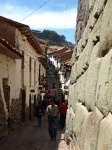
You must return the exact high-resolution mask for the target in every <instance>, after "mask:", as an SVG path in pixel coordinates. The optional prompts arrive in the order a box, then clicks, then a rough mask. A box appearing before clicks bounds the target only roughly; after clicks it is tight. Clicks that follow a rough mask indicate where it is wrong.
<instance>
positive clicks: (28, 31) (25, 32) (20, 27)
mask: <svg viewBox="0 0 112 150" xmlns="http://www.w3.org/2000/svg"><path fill="white" fill-rule="evenodd" d="M0 19H1V20H4V21H6V22H9V23H10V24H11V25H12V26H15V27H16V28H18V30H19V31H20V32H21V34H23V35H25V36H26V37H27V40H28V42H29V43H30V44H31V46H32V47H33V48H34V49H35V50H36V51H37V53H39V54H42V49H41V47H40V45H39V43H38V42H37V40H36V37H35V36H34V35H33V33H32V32H31V29H30V27H29V26H28V25H25V24H22V23H19V22H17V21H14V20H11V19H9V18H5V17H3V16H0Z"/></svg>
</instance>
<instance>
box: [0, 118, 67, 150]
mask: <svg viewBox="0 0 112 150" xmlns="http://www.w3.org/2000/svg"><path fill="white" fill-rule="evenodd" d="M42 119H43V121H42V126H41V127H38V125H37V118H34V120H33V121H30V122H26V123H24V125H23V126H22V127H20V128H19V129H17V130H16V131H14V132H12V133H11V134H10V135H9V136H8V137H7V138H5V139H4V140H2V141H0V150H68V145H66V143H65V141H64V132H65V131H64V130H59V131H58V133H57V139H56V141H51V140H50V137H49V134H48V130H47V128H48V126H47V125H48V122H47V120H46V119H45V116H43V118H42Z"/></svg>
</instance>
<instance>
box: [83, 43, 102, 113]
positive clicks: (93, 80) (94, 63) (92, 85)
mask: <svg viewBox="0 0 112 150" xmlns="http://www.w3.org/2000/svg"><path fill="white" fill-rule="evenodd" d="M98 52H99V44H97V45H96V46H95V47H94V48H93V51H92V58H91V60H90V65H89V68H88V74H87V77H86V84H85V104H86V107H87V109H88V110H94V107H95V98H96V86H97V80H98V74H99V69H100V65H101V62H102V58H98Z"/></svg>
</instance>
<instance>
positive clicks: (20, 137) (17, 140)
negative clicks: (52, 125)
mask: <svg viewBox="0 0 112 150" xmlns="http://www.w3.org/2000/svg"><path fill="white" fill-rule="evenodd" d="M47 78H48V85H49V88H52V84H53V83H54V82H56V85H55V89H56V91H57V90H58V84H59V79H58V76H57V74H56V71H55V69H54V68H53V65H51V67H50V69H49V70H48V72H47ZM64 133H65V129H62V130H58V133H57V138H56V140H54V141H51V140H50V137H49V133H48V120H47V116H46V115H43V117H42V126H41V127H38V123H37V118H36V117H34V118H33V120H31V121H27V122H23V123H22V124H21V125H20V127H19V128H18V129H16V130H14V131H13V132H12V131H11V133H10V134H9V136H7V137H6V138H4V139H2V141H0V150H63V149H64V150H68V145H67V144H66V143H65V141H64Z"/></svg>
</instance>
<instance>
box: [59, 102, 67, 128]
mask: <svg viewBox="0 0 112 150" xmlns="http://www.w3.org/2000/svg"><path fill="white" fill-rule="evenodd" d="M66 111H67V107H66V104H65V103H64V102H63V101H61V104H60V105H59V112H60V128H61V129H63V128H64V127H65V120H66Z"/></svg>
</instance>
